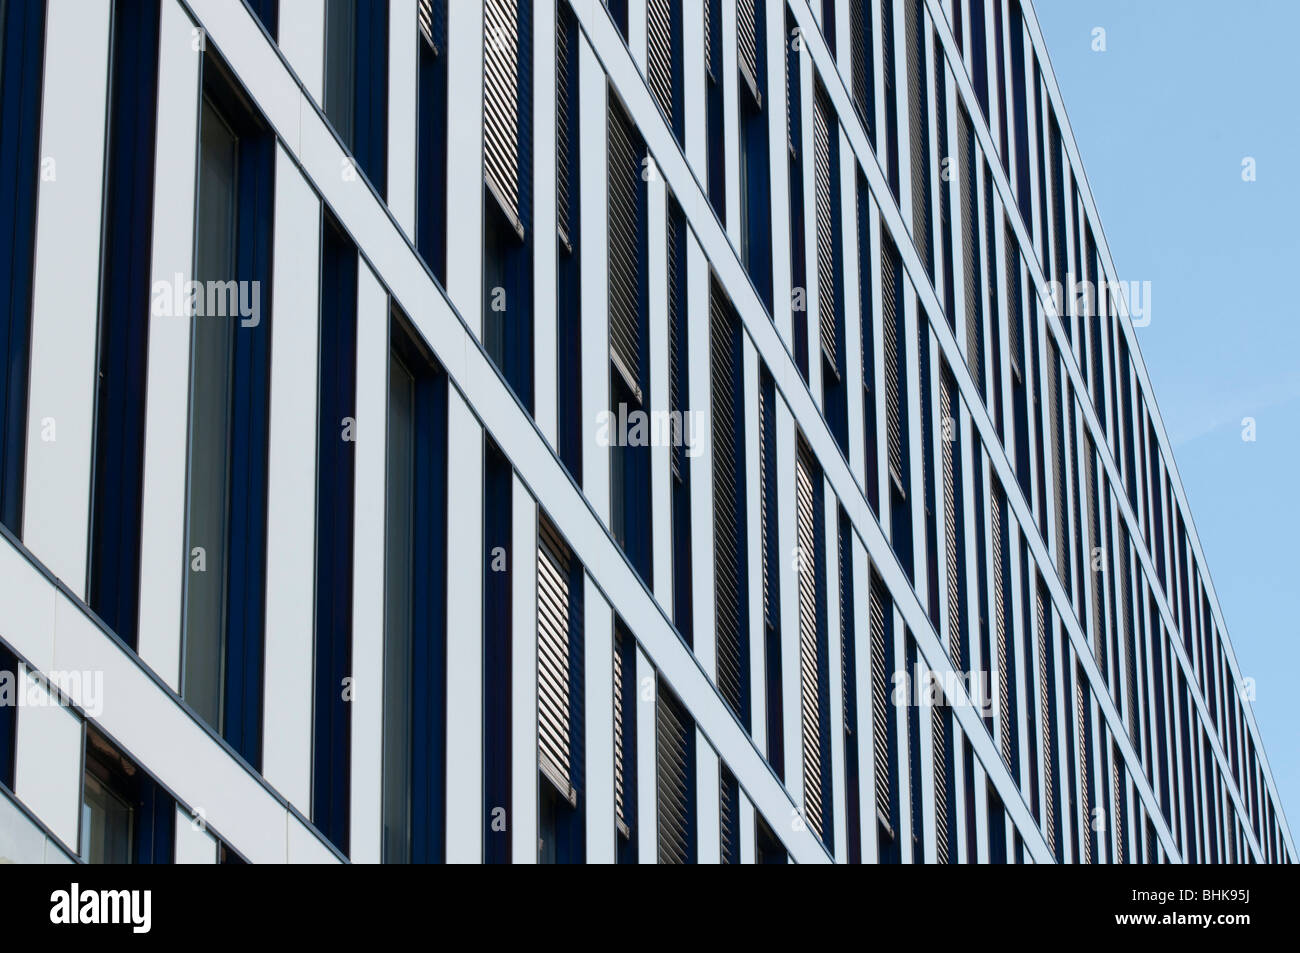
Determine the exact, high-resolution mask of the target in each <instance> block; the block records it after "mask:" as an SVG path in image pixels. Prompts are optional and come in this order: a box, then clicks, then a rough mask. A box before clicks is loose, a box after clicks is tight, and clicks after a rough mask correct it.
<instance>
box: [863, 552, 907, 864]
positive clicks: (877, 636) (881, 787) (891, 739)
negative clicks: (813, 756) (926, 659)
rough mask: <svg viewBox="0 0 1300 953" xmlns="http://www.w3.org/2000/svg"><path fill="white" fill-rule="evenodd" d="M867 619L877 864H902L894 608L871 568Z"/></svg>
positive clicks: (880, 580)
mask: <svg viewBox="0 0 1300 953" xmlns="http://www.w3.org/2000/svg"><path fill="white" fill-rule="evenodd" d="M868 594H869V598H870V619H871V712H872V715H871V731H872V739H871V747H872V756H873V760H874V770H875V782H876V826H877V831H878V833H877V837H876V843H877V846H878V848H879V857H878V863H882V864H890V863H892V864H898V863H902V853H901V851H902V848H901V846H900V845H899V843H898V829H899V828H898V724H897V718H896V712H895V708H894V704H893V701H892V700H891V698H890V693H891V692H892V691H893V685H894V680H893V675H894V669H895V664H894V605H893V603H892V602H891V601H890V598H889V590H888V589H886V588H885V583H884V580H883V579H881V578H880V576H879V575H878V574H877V573H876V571H875V570H874V569H873V570H872V571H871V584H870V589H869V590H868Z"/></svg>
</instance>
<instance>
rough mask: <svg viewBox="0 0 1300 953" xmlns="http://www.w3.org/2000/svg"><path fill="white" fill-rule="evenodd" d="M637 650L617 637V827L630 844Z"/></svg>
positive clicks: (617, 633)
mask: <svg viewBox="0 0 1300 953" xmlns="http://www.w3.org/2000/svg"><path fill="white" fill-rule="evenodd" d="M635 667H636V650H635V647H634V646H633V645H632V644H631V639H630V638H629V637H628V636H627V635H626V634H624V633H623V631H622V630H621V627H620V628H619V629H616V630H615V633H614V825H615V827H616V828H617V830H618V833H619V836H620V837H622V838H623V839H624V840H630V838H631V833H632V830H631V829H632V816H633V814H634V812H635V807H636V801H635V795H636V791H635V783H634V782H635V778H636V772H635V764H634V763H632V757H633V754H634V752H633V751H632V750H630V749H631V747H632V745H631V742H632V741H633V740H634V739H635V737H636V724H635V723H634V722H633V721H632V717H631V716H632V715H634V714H635V710H636V709H635V706H634V704H631V703H633V702H635V697H634V692H635V690H636V688H635V686H636V671H635Z"/></svg>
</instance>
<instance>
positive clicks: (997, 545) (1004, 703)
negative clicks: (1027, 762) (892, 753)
mask: <svg viewBox="0 0 1300 953" xmlns="http://www.w3.org/2000/svg"><path fill="white" fill-rule="evenodd" d="M992 483H993V492H992V494H991V495H992V501H991V504H990V507H989V516H990V518H991V519H992V523H993V525H992V527H991V531H990V532H991V535H992V544H993V554H992V564H993V565H992V570H993V638H994V644H995V649H994V650H995V651H996V652H997V673H998V684H997V691H998V712H999V718H1000V720H1001V725H1000V730H999V738H998V740H999V742H1000V748H1001V752H1002V760H1003V761H1005V762H1006V763H1007V767H1008V768H1010V769H1011V774H1012V777H1016V778H1018V777H1019V774H1020V768H1019V762H1018V759H1016V758H1015V756H1014V755H1015V751H1014V748H1013V740H1014V736H1015V731H1016V716H1015V712H1013V711H1012V710H1011V683H1012V679H1013V677H1014V676H1013V675H1012V673H1011V665H1012V658H1011V642H1010V641H1009V640H1008V638H1007V579H1006V574H1007V570H1008V564H1007V557H1008V553H1007V530H1008V527H1007V498H1006V495H1005V494H1004V493H1003V491H1002V484H1001V483H1000V482H999V481H998V478H997V477H996V476H994V477H992Z"/></svg>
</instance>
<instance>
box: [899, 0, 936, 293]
mask: <svg viewBox="0 0 1300 953" xmlns="http://www.w3.org/2000/svg"><path fill="white" fill-rule="evenodd" d="M923 3H924V0H907V3H906V11H905V13H906V15H905V17H904V20H903V30H904V36H905V40H906V43H907V53H908V55H909V56H910V57H911V58H912V62H910V63H909V64H908V67H909V69H908V71H907V105H908V132H909V135H910V139H911V160H912V161H911V172H912V240H913V241H914V242H915V243H916V250H917V251H918V252H920V255H921V263H922V265H924V266H925V269H926V271H927V272H931V273H932V272H933V264H932V262H931V260H930V242H929V239H928V233H929V224H930V129H929V125H928V123H929V107H928V103H927V102H926V87H925V66H924V64H923V62H922V60H923V59H924V58H925V34H924V33H923V32H922V30H921V24H922V21H923V16H924V15H923V14H922V12H921V6H922V4H923Z"/></svg>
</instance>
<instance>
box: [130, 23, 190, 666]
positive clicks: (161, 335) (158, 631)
mask: <svg viewBox="0 0 1300 953" xmlns="http://www.w3.org/2000/svg"><path fill="white" fill-rule="evenodd" d="M193 28H194V25H193V23H192V22H191V20H190V18H189V17H188V16H187V15H186V13H185V12H184V10H183V9H182V7H181V6H180V4H179V3H177V2H174V0H171V2H167V3H164V4H163V6H162V12H161V21H160V25H159V31H158V32H159V37H158V126H159V128H160V129H166V130H168V141H169V142H170V145H169V147H168V148H166V149H159V150H158V151H157V155H156V156H155V158H154V199H153V209H154V211H153V250H152V255H153V258H152V268H151V285H150V286H151V287H155V286H157V285H158V283H160V282H161V283H162V284H163V286H164V287H167V288H172V289H173V291H174V292H175V289H174V285H175V283H176V282H178V281H180V282H184V281H187V280H188V279H189V278H190V276H191V274H192V272H193V260H194V207H195V194H196V191H197V187H196V183H195V169H196V167H197V159H198V155H197V154H198V134H197V133H198V115H199V97H200V89H199V87H200V82H201V79H200V74H201V65H202V62H203V59H202V57H201V56H200V54H198V53H196V52H195V51H194V50H193V49H192V47H191V39H192V37H191V31H192V30H193ZM189 371H190V319H189V318H188V317H187V316H183V315H166V316H161V315H153V316H151V317H150V320H149V369H148V382H147V396H146V399H145V446H144V481H143V482H144V487H143V498H144V499H146V500H148V501H149V505H148V506H146V507H144V509H143V511H142V513H141V520H140V523H141V525H140V622H139V633H138V636H137V641H136V649H137V652H138V653H139V655H140V657H141V658H142V659H143V660H144V661H145V662H146V663H147V664H148V665H149V667H150V668H152V669H153V670H154V671H155V672H157V673H158V674H159V675H160V676H162V678H163V680H164V681H166V682H167V684H168V685H170V686H171V687H172V688H173V689H174V690H177V691H179V690H180V684H181V682H180V673H181V606H182V598H183V595H182V594H183V592H184V573H185V572H186V571H187V569H188V567H189V556H188V554H187V553H186V552H185V511H186V503H185V497H186V487H185V483H186V460H187V457H188V453H187V450H188V442H189V441H188V424H189V405H190V402H189V392H190V374H189Z"/></svg>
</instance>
